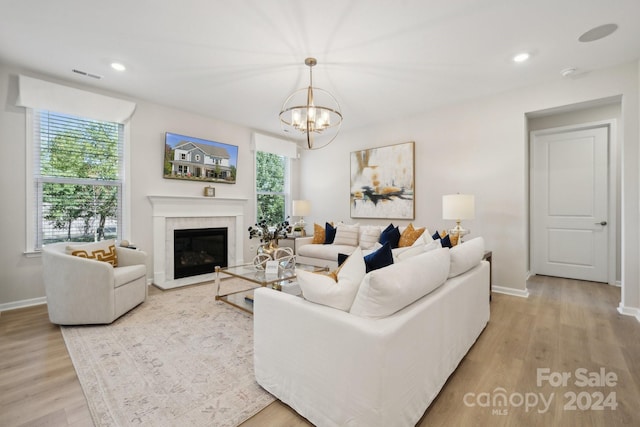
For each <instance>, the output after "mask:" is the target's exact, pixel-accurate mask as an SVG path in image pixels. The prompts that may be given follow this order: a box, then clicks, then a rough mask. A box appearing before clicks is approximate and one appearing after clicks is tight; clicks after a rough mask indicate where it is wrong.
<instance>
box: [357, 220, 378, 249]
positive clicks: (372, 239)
mask: <svg viewBox="0 0 640 427" xmlns="http://www.w3.org/2000/svg"><path fill="white" fill-rule="evenodd" d="M381 232H382V230H381V229H380V227H378V226H376V225H361V226H360V235H359V236H358V245H359V246H360V247H361V248H362V249H373V247H374V246H375V244H376V243H378V240H380V233H381Z"/></svg>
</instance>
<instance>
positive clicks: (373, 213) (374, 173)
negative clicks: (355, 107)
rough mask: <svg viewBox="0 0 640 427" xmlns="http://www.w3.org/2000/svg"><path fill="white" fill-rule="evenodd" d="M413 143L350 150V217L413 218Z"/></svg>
mask: <svg viewBox="0 0 640 427" xmlns="http://www.w3.org/2000/svg"><path fill="white" fill-rule="evenodd" d="M414 146H415V143H414V142H405V143H402V144H396V145H389V146H385V147H378V148H370V149H367V150H361V151H354V152H352V153H351V217H352V218H384V219H414V218H415V203H414V182H415V180H414V169H415V161H414V150H415V147H414Z"/></svg>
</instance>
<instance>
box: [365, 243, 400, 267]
mask: <svg viewBox="0 0 640 427" xmlns="http://www.w3.org/2000/svg"><path fill="white" fill-rule="evenodd" d="M364 264H365V266H366V267H367V273H368V272H370V271H373V270H377V269H379V268H382V267H386V266H388V265H391V264H393V253H392V252H391V245H390V244H389V242H387V243H385V244H384V245H382V247H381V248H380V249H378V250H377V251H375V252H371V253H370V254H369V255H367V256H365V257H364Z"/></svg>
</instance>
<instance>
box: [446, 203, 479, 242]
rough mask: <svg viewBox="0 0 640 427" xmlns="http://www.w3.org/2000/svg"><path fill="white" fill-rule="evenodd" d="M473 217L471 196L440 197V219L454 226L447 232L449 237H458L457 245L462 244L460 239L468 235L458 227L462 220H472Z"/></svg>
mask: <svg viewBox="0 0 640 427" xmlns="http://www.w3.org/2000/svg"><path fill="white" fill-rule="evenodd" d="M474 216H475V200H474V196H473V195H471V194H448V195H445V196H442V219H451V220H454V221H455V222H456V226H455V227H454V228H452V229H451V230H449V234H450V235H451V236H457V237H458V239H457V240H458V243H462V237H463V236H464V235H466V234H469V230H465V229H464V228H462V226H461V225H460V222H461V221H462V220H463V219H473V218H474Z"/></svg>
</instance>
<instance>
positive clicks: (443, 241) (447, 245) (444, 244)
mask: <svg viewBox="0 0 640 427" xmlns="http://www.w3.org/2000/svg"><path fill="white" fill-rule="evenodd" d="M440 243H441V244H442V247H443V248H452V247H453V245H452V244H451V239H449V235H448V234H447V235H446V236H444V237H443V238H442V239H440Z"/></svg>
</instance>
